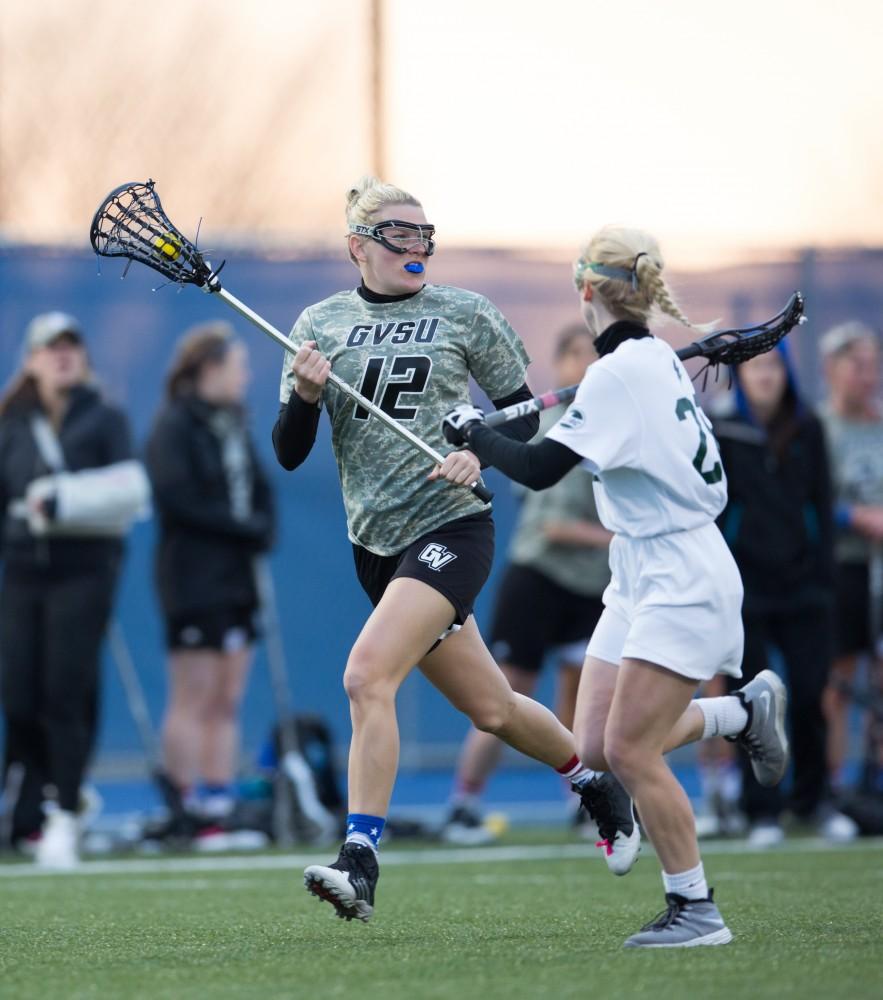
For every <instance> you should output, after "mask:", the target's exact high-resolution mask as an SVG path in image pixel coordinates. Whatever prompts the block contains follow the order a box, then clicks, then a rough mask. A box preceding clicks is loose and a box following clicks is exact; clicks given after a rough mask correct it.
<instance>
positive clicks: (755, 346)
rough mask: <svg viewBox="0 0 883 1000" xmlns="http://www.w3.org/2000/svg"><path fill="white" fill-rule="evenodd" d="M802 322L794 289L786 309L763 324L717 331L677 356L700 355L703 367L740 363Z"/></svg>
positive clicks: (798, 295)
mask: <svg viewBox="0 0 883 1000" xmlns="http://www.w3.org/2000/svg"><path fill="white" fill-rule="evenodd" d="M805 322H806V316H804V314H803V296H802V295H801V293H800V292H794V294H793V295H792V296H791V298H790V299H789V300H788V304H787V305H786V306H785V308H784V309H783V310H782V311H781V312H779V313H777V314H776V315H775V316H773V318H772V319H768V320H767V321H766V322H765V323H759V324H758V325H757V326H750V327H746V328H744V329H741V330H720V331H718V332H717V333H712V334H710V335H709V336H707V337H703V338H702V340H698V341H696V342H695V343H693V344H690V346H689V347H688V348H685V349H684V350H683V351H679V352H678V355H679V357H681V358H682V359H684V358H696V357H700V358H702V359H703V360H704V361H705V362H706V368H705V369H703V370H707V368H709V367H716V366H717V365H739V364H742V362H743V361H748V360H749V359H750V358H754V357H757V355H758V354H765V353H766V352H767V351H771V350H772V349H773V348H774V347H775V346H776V344H778V343H779V341H780V340H782V339H783V337H785V336H786V335H787V334H788V333H789V332H790V331H791V330H793V329H794V327H795V326H798V325H799V324H800V323H805Z"/></svg>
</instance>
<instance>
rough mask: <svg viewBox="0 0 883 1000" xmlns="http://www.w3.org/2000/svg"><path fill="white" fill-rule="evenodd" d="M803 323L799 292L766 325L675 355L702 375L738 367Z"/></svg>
mask: <svg viewBox="0 0 883 1000" xmlns="http://www.w3.org/2000/svg"><path fill="white" fill-rule="evenodd" d="M805 322H806V317H805V316H804V315H803V296H802V295H801V294H800V292H794V294H793V295H792V296H791V298H790V299H789V300H788V304H787V305H786V306H785V308H784V309H783V310H782V311H781V312H780V313H776V315H775V316H773V318H772V319H769V320H767V321H766V323H760V324H758V325H757V326H747V327H744V328H742V329H739V330H719V331H718V332H717V333H712V334H709V336H707V337H703V338H702V340H696V341H694V342H693V343H692V344H687V346H686V347H681V348H680V349H679V350H677V351H675V353H676V354H677V356H678V357H679V358H680V359H681V361H687V360H688V359H689V358H704V359H705V361H706V365H705V368H703V369H702V371H701V372H699V374H700V375H701V374H702V372H705V371H707V370H708V369H709V368H712V367H716V366H717V365H738V364H741V363H742V362H743V361H748V360H749V358H753V357H756V356H757V355H758V354H765V353H766V352H767V351H769V350H772V348H773V347H775V346H776V344H778V342H779V341H780V340H781V339H782V338H783V337H784V336H785V335H786V334H787V333H788V332H789V331H790V330H792V329H793V328H794V327H795V326H798V325H799V324H801V323H805ZM697 377H698V376H697ZM578 388H579V386H578V385H569V386H566V387H565V388H564V389H555V390H553V391H552V392H544V393H543V394H542V396H537V397H535V398H534V399H526V400H524V402H522V403H514V404H513V405H512V406H507V407H506V408H505V409H503V410H497V411H496V413H491V414H488V416H487V418H486V421H485V423H486V424H487V426H488V427H497V426H499V425H500V424H505V423H508V422H509V421H510V420H517V419H518V418H519V417H526V416H527V415H528V414H531V413H539V412H540V411H542V410H547V409H548V408H549V407H550V406H557V405H558V403H569V402H570V400H571V399H573V397H574V396H575V395H576V391H577V389H578Z"/></svg>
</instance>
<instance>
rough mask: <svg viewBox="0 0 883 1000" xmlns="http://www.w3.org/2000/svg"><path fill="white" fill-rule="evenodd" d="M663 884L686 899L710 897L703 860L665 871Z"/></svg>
mask: <svg viewBox="0 0 883 1000" xmlns="http://www.w3.org/2000/svg"><path fill="white" fill-rule="evenodd" d="M709 700H710V699H709ZM662 884H663V885H664V886H665V891H666V892H676V893H677V894H678V895H679V896H683V897H684V899H708V883H707V882H706V881H705V869H704V868H703V867H702V862H701V861H700V862H699V864H698V865H696V867H695V868H691V869H690V870H689V871H685V872H678V873H677V874H676V875H669V873H668V872H663V873H662Z"/></svg>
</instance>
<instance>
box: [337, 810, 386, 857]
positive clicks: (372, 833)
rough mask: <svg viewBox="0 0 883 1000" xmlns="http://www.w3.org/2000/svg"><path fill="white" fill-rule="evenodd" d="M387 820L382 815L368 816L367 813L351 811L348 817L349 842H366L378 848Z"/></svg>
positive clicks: (347, 838) (375, 848)
mask: <svg viewBox="0 0 883 1000" xmlns="http://www.w3.org/2000/svg"><path fill="white" fill-rule="evenodd" d="M384 826H386V820H385V819H384V818H383V817H382V816H368V815H367V814H366V813H349V814H348V815H347V818H346V840H347V843H350V842H353V843H356V844H364V846H365V847H373V848H374V850H375V851H376V850H378V849H379V847H380V838H381V836H382V835H383V828H384Z"/></svg>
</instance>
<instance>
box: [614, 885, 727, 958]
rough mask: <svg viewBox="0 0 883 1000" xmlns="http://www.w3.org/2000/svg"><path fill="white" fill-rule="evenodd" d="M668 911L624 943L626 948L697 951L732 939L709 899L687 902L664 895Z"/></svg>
mask: <svg viewBox="0 0 883 1000" xmlns="http://www.w3.org/2000/svg"><path fill="white" fill-rule="evenodd" d="M665 902H666V904H667V907H666V909H665V910H664V911H663V912H662V913H660V914H659V916H657V917H654V919H653V920H651V921H650V923H649V924H646V925H645V926H644V927H642V928H641V929H640V930H639V931H638V933H637V934H632V936H631V937H630V938H629V939H628V940H627V941H626V942H625V947H626V948H695V947H696V946H697V945H707V944H729V943H730V941H732V940H733V935H732V933H731V931H730V928H729V927H727V925H726V924H725V923H724V918H723V917H722V916H721V915H720V910H719V909H718V908H717V907H716V906H715V904H714V890H713V889H712V890H710V891H709V893H708V899H684V897H683V896H679V895H678V894H677V893H675V892H667V893H666V894H665Z"/></svg>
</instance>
